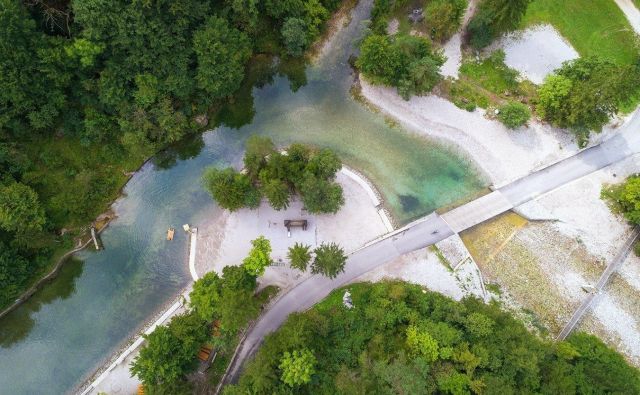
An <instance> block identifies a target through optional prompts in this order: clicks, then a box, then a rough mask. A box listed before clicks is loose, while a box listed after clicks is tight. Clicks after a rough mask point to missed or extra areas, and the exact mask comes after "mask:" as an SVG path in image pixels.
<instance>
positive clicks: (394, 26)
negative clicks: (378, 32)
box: [387, 18, 400, 36]
mask: <svg viewBox="0 0 640 395" xmlns="http://www.w3.org/2000/svg"><path fill="white" fill-rule="evenodd" d="M399 27H400V21H399V20H398V19H397V18H393V19H392V20H390V21H389V24H388V25H387V34H388V35H390V36H393V35H394V34H396V33H398V28H399Z"/></svg>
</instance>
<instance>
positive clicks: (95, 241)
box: [91, 226, 100, 250]
mask: <svg viewBox="0 0 640 395" xmlns="http://www.w3.org/2000/svg"><path fill="white" fill-rule="evenodd" d="M91 240H93V245H94V246H95V247H96V250H100V243H99V242H98V235H97V234H96V228H94V227H93V226H92V227H91Z"/></svg>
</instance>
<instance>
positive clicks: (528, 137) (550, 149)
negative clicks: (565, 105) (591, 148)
mask: <svg viewBox="0 0 640 395" xmlns="http://www.w3.org/2000/svg"><path fill="white" fill-rule="evenodd" d="M360 83H361V92H362V96H363V97H364V98H365V99H366V100H367V101H368V102H369V103H371V104H372V105H373V106H375V107H377V108H378V109H380V110H381V111H382V112H383V113H385V114H387V115H389V116H391V117H393V118H395V119H396V120H398V121H399V122H400V123H401V124H402V125H403V126H404V127H406V128H407V129H409V130H411V131H413V132H415V133H417V134H419V135H423V136H425V137H429V138H434V139H436V140H439V141H442V142H445V143H447V144H448V145H450V146H452V147H453V148H454V149H456V150H457V151H459V152H461V153H462V154H464V155H466V156H467V157H469V158H471V159H472V160H473V161H474V162H475V164H476V165H477V167H478V168H479V169H480V170H481V171H483V172H484V173H485V174H486V175H487V177H488V178H489V179H490V180H491V182H492V183H493V185H494V186H495V187H500V186H502V185H505V184H507V183H509V182H511V181H513V180H515V179H518V178H520V177H523V176H525V175H527V174H529V173H531V172H532V171H534V170H536V169H540V168H542V167H546V166H548V165H550V164H552V163H554V162H557V161H559V160H562V159H564V158H567V157H569V156H572V155H574V154H575V153H576V152H578V151H579V150H580V149H579V148H578V146H577V144H576V143H575V141H574V140H573V136H572V135H571V134H570V133H569V132H567V131H564V130H560V129H557V128H553V127H551V126H549V125H547V124H543V123H539V122H536V121H531V122H530V125H529V126H526V127H521V128H519V129H517V130H509V129H507V128H506V127H504V126H503V125H502V124H501V123H500V122H498V121H495V120H490V119H487V118H486V117H485V116H484V111H482V110H481V109H478V110H476V111H474V112H468V111H465V110H462V109H460V108H458V107H456V106H455V105H454V104H453V103H451V102H449V101H447V100H445V99H443V98H440V97H438V96H435V95H428V96H414V97H412V98H411V99H410V100H404V99H402V97H400V96H399V95H398V94H397V93H396V91H395V89H394V88H389V87H384V86H378V85H372V84H370V83H369V82H367V81H366V80H365V79H364V78H361V80H360ZM615 132H616V129H615V128H611V127H607V128H605V130H604V131H603V132H602V133H600V134H597V135H594V136H592V139H591V142H590V145H594V144H597V143H599V142H600V141H602V140H603V139H606V138H608V137H609V136H610V135H612V134H613V133H615Z"/></svg>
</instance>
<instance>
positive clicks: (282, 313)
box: [226, 112, 640, 382]
mask: <svg viewBox="0 0 640 395" xmlns="http://www.w3.org/2000/svg"><path fill="white" fill-rule="evenodd" d="M638 152H640V115H639V113H638V112H636V113H635V114H634V116H633V118H632V119H631V121H630V122H628V123H627V124H626V125H625V126H624V130H622V131H621V132H620V133H618V134H617V135H616V136H614V137H613V138H611V139H609V140H606V141H605V142H603V143H602V144H600V145H598V146H594V147H591V148H589V149H586V150H584V151H581V152H580V153H578V154H576V155H575V156H572V157H570V158H567V159H565V160H562V161H560V162H558V163H555V164H553V165H551V166H549V167H546V168H544V169H542V170H539V171H537V172H534V173H532V174H530V175H528V176H526V177H523V178H521V179H519V180H516V181H514V182H512V183H511V184H508V185H506V186H504V187H502V188H500V189H498V192H499V193H500V194H501V195H502V196H501V197H500V198H506V200H507V201H508V202H510V203H511V205H512V206H514V207H515V206H518V205H520V204H522V203H525V202H527V201H529V200H532V199H535V198H536V197H538V196H540V195H543V194H545V193H548V192H550V191H552V190H554V189H556V188H559V187H561V186H563V185H565V184H567V183H570V182H572V181H575V180H577V179H579V178H581V177H583V176H585V175H587V174H590V173H592V172H594V171H596V170H599V169H601V168H603V167H606V166H608V165H610V164H612V163H615V162H618V161H620V160H622V159H625V158H626V157H628V156H630V155H633V154H636V153H638ZM480 199H482V198H480ZM465 206H468V207H473V210H468V209H467V208H465V207H458V208H456V209H454V210H452V211H455V210H458V211H457V212H458V213H464V215H466V216H468V217H469V218H465V219H464V223H465V224H466V225H465V226H467V227H470V226H473V224H478V223H480V222H482V221H485V220H487V219H488V218H490V217H489V215H491V216H495V215H498V214H500V213H502V212H504V211H507V210H508V209H509V208H510V207H509V205H504V204H503V205H501V206H500V207H501V208H500V209H496V207H495V206H491V207H483V205H479V204H478V203H477V202H476V201H473V202H470V203H468V204H467V205H465ZM450 213H451V212H450ZM447 214H449V213H445V214H443V216H444V217H445V218H446V216H447ZM458 223H462V222H460V221H458ZM458 228H459V227H456V231H461V230H463V229H458ZM452 234H454V232H453V230H452V229H451V228H450V227H449V225H448V224H447V223H446V222H445V221H444V220H443V219H442V217H441V216H439V215H437V214H435V213H434V214H430V215H428V216H426V217H425V218H423V219H421V220H418V221H415V222H413V223H411V224H409V225H407V226H406V227H404V228H402V229H400V230H398V231H396V232H393V233H391V234H389V235H387V236H386V237H384V238H381V239H379V240H377V241H376V242H374V243H370V244H369V245H367V246H365V247H364V248H362V249H360V250H358V251H356V252H354V253H353V254H351V255H350V256H349V259H348V260H347V264H346V267H345V271H344V272H343V273H342V274H341V275H339V276H338V277H336V278H334V279H328V278H325V277H322V276H319V275H316V276H312V277H310V278H309V279H307V280H305V281H303V282H302V283H300V284H298V285H297V286H296V287H295V288H293V289H292V290H290V291H289V292H287V293H286V294H285V295H283V296H282V297H281V298H280V299H279V300H277V301H276V302H275V303H273V304H272V305H271V307H270V309H269V310H268V311H267V312H266V313H265V314H264V315H262V316H261V317H260V319H259V321H258V322H257V323H256V325H255V326H254V327H253V328H252V329H251V331H250V332H249V333H248V334H247V337H246V338H245V341H244V342H243V343H242V345H241V348H240V349H239V350H238V353H237V355H236V358H235V359H234V360H233V361H232V365H231V368H230V370H229V375H228V376H227V379H226V382H229V381H233V382H235V381H236V380H237V378H238V375H239V373H240V371H241V368H242V365H243V364H244V361H245V360H246V359H247V358H248V357H250V356H251V355H252V354H253V353H254V352H255V351H256V350H257V349H258V347H259V346H260V343H261V342H262V339H263V338H264V336H266V335H267V334H269V333H271V332H273V331H275V330H276V329H277V328H278V327H279V326H280V325H281V324H282V323H283V322H284V320H285V319H286V318H287V316H288V315H289V314H291V313H293V312H296V311H303V310H306V309H308V308H310V307H311V306H313V305H314V304H316V303H318V302H319V301H321V300H322V299H324V298H325V297H326V296H327V295H328V294H329V293H330V292H331V291H332V290H334V289H336V288H339V287H341V286H343V285H345V284H347V283H349V282H351V281H353V280H354V279H356V278H357V277H359V276H360V275H362V274H364V273H366V272H368V271H370V270H372V269H374V268H376V267H378V266H380V265H382V264H384V263H386V262H389V261H391V260H393V259H395V258H397V257H399V256H401V255H403V254H405V253H408V252H411V251H415V250H418V249H421V248H425V247H427V246H429V245H432V244H435V243H437V242H438V241H441V240H443V239H445V238H447V237H449V236H451V235H452Z"/></svg>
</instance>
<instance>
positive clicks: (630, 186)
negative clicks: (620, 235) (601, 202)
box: [600, 175, 640, 225]
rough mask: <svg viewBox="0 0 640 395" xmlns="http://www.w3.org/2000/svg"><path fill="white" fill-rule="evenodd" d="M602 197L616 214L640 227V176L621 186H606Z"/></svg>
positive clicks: (630, 178)
mask: <svg viewBox="0 0 640 395" xmlns="http://www.w3.org/2000/svg"><path fill="white" fill-rule="evenodd" d="M600 196H601V197H602V198H603V199H606V200H608V201H609V203H611V208H612V209H613V211H614V212H616V213H620V214H622V215H624V217H625V219H626V220H627V221H629V222H631V223H632V224H634V225H640V176H637V175H636V176H632V177H629V178H627V180H626V181H625V182H624V183H622V184H619V185H605V186H604V187H603V188H602V192H601V193H600Z"/></svg>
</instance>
